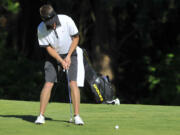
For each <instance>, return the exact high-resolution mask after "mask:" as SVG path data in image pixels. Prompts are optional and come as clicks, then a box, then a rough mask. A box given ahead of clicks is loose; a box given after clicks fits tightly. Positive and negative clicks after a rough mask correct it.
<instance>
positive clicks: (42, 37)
mask: <svg viewBox="0 0 180 135" xmlns="http://www.w3.org/2000/svg"><path fill="white" fill-rule="evenodd" d="M37 36H38V42H39V46H40V47H47V46H48V45H49V42H48V41H47V39H46V36H45V35H44V34H43V32H42V31H41V30H40V29H39V28H38V30H37Z"/></svg>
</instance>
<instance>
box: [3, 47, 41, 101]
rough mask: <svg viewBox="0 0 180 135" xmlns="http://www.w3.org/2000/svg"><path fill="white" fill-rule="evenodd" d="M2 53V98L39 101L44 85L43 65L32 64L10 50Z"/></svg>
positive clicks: (4, 50) (5, 49)
mask: <svg viewBox="0 0 180 135" xmlns="http://www.w3.org/2000/svg"><path fill="white" fill-rule="evenodd" d="M0 51H1V55H0V63H1V67H0V72H1V73H2V74H1V77H0V86H1V89H0V93H1V94H0V98H3V99H19V100H39V94H40V90H41V87H42V85H43V80H42V79H43V75H42V71H41V68H40V66H42V65H41V63H36V62H32V61H30V60H28V59H27V58H25V57H24V56H21V55H19V54H18V53H17V52H16V51H15V50H13V49H10V48H8V49H7V48H3V49H1V50H0Z"/></svg>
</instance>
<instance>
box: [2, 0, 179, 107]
mask: <svg viewBox="0 0 180 135" xmlns="http://www.w3.org/2000/svg"><path fill="white" fill-rule="evenodd" d="M1 1H3V0H1ZM9 1H10V0H9ZM14 2H18V3H19V10H18V13H14V12H12V11H10V10H9V9H6V8H5V7H7V6H6V5H5V4H4V6H2V7H0V13H2V14H1V15H0V17H1V18H2V17H4V18H6V19H7V23H6V24H7V25H5V26H2V27H1V29H2V32H1V35H3V36H4V37H5V38H3V39H2V38H1V40H3V42H2V41H1V42H0V47H1V46H3V47H1V49H0V51H1V54H0V55H1V58H0V61H1V63H3V64H2V66H3V67H2V66H1V68H0V72H2V73H3V75H2V76H0V87H1V88H0V97H1V98H10V99H22V100H39V92H40V89H41V85H40V84H43V72H42V71H43V70H42V67H43V55H44V53H45V52H44V50H43V49H41V48H40V47H39V46H38V42H37V35H36V29H37V26H38V24H39V23H40V21H41V20H40V17H39V7H40V6H41V5H42V4H45V3H49V4H52V5H53V6H54V8H55V10H56V11H57V12H58V13H61V14H67V15H69V16H71V17H72V18H73V19H74V20H75V22H76V24H77V26H78V28H79V31H80V44H79V45H80V46H81V47H83V48H85V49H86V50H87V51H88V53H89V57H90V59H91V61H92V64H93V66H94V68H95V69H96V71H97V72H99V73H102V74H104V75H109V76H110V79H111V81H112V84H113V85H114V86H115V90H116V91H115V92H116V96H117V97H119V98H120V99H121V101H122V102H123V103H144V104H164V105H179V104H180V70H179V62H180V54H179V47H180V34H179V27H178V26H179V24H180V23H179V22H180V16H179V13H180V1H178V0H151V1H148V0H111V1H109V0H78V1H77V0H76V1H73V0H61V1H58V0H49V1H48V0H36V1H31V0H26V1H24V0H19V1H18V0H16V1H14ZM1 37H2V36H1ZM9 65H11V66H9ZM4 69H8V71H5V70H4ZM11 70H12V71H11ZM9 71H11V73H10V72H9ZM12 76H13V77H14V78H13V77H12ZM17 76H18V77H20V79H19V78H18V77H17ZM63 87H65V86H63ZM85 89H86V88H85ZM85 89H83V90H82V92H84V91H86V90H85ZM58 94H59V95H58V96H56V99H57V100H58V98H62V99H63V95H64V93H63V92H59V93H58ZM86 96H88V95H86ZM85 99H88V97H84V101H85Z"/></svg>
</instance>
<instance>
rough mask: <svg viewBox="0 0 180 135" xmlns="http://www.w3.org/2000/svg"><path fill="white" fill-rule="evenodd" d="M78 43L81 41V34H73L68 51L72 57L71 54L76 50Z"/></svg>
mask: <svg viewBox="0 0 180 135" xmlns="http://www.w3.org/2000/svg"><path fill="white" fill-rule="evenodd" d="M78 43H79V35H76V36H73V37H72V43H71V47H70V49H69V52H68V56H69V57H71V55H72V53H73V52H74V50H75V49H76V47H77V45H78Z"/></svg>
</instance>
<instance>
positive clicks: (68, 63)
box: [64, 55, 71, 69]
mask: <svg viewBox="0 0 180 135" xmlns="http://www.w3.org/2000/svg"><path fill="white" fill-rule="evenodd" d="M64 61H65V62H66V64H67V69H69V67H70V65H71V57H70V56H69V55H67V56H66V58H65V59H64Z"/></svg>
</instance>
